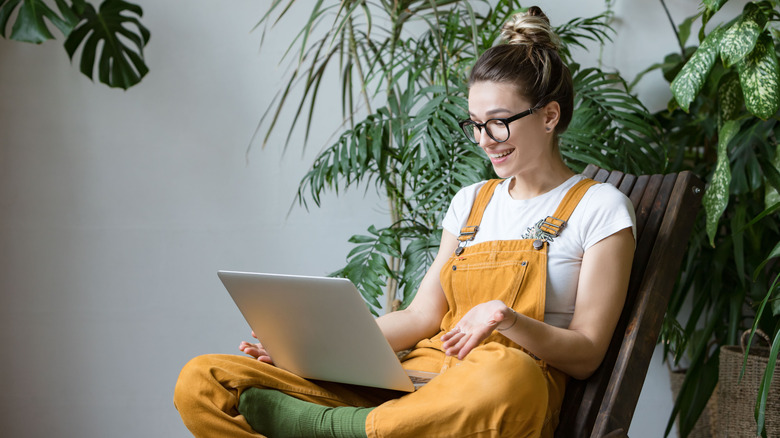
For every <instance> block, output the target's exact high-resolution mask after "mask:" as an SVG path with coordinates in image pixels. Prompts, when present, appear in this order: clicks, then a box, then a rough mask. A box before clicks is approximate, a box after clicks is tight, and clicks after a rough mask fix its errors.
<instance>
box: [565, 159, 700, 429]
mask: <svg viewBox="0 0 780 438" xmlns="http://www.w3.org/2000/svg"><path fill="white" fill-rule="evenodd" d="M583 173H584V174H585V175H586V176H588V177H590V178H593V179H594V180H596V181H599V182H607V183H610V184H613V185H614V186H616V187H617V188H618V189H620V191H621V192H623V193H625V194H626V195H627V196H628V197H629V198H630V199H631V202H632V203H633V204H634V208H635V209H636V220H637V230H636V232H637V233H636V234H637V247H636V252H635V254H634V265H633V268H632V270H631V280H630V282H629V287H628V296H627V299H626V304H625V307H624V308H623V313H622V315H621V317H620V321H619V322H618V326H617V328H616V329H615V334H614V335H613V337H612V342H611V343H610V346H609V350H608V351H607V354H606V356H605V358H604V362H602V364H601V366H600V367H599V368H598V370H596V372H595V373H594V374H593V375H592V376H591V377H590V378H588V379H587V380H573V379H572V380H570V382H569V385H568V386H567V388H566V396H565V398H564V401H563V406H562V408H561V415H560V424H559V425H558V429H557V431H556V433H555V436H556V437H557V438H564V437H565V438H572V437H574V438H580V437H610V438H612V437H627V436H628V435H627V434H628V427H629V425H630V424H631V419H632V417H633V415H634V409H635V407H636V403H637V400H638V399H639V393H640V392H641V390H642V385H643V383H644V380H645V376H646V374H647V368H648V366H649V364H650V358H651V356H652V355H653V350H654V349H655V345H656V341H657V339H658V334H659V332H660V329H661V323H662V321H663V317H664V313H665V312H666V307H667V305H668V303H669V296H670V294H671V292H672V289H673V287H674V283H675V280H676V279H677V274H678V272H679V270H680V263H681V262H682V259H683V255H684V253H685V249H686V247H687V245H688V239H689V236H690V232H691V228H692V226H693V222H694V220H695V218H696V215H697V213H698V211H699V207H700V205H701V199H702V196H703V193H704V184H703V183H702V181H701V180H699V179H698V178H697V177H696V176H695V175H693V174H692V173H691V172H687V171H686V172H680V173H674V174H668V175H641V176H635V175H628V174H623V173H621V172H616V171H613V172H609V171H606V170H604V169H600V168H598V167H596V166H593V165H589V166H588V167H587V168H586V169H585V171H584V172H583Z"/></svg>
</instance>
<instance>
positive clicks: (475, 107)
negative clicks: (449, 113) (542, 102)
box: [469, 82, 560, 178]
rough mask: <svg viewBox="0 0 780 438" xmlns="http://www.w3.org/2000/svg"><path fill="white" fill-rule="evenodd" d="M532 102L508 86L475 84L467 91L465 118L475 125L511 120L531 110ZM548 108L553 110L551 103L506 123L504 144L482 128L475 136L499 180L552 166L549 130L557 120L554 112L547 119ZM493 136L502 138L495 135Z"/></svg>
mask: <svg viewBox="0 0 780 438" xmlns="http://www.w3.org/2000/svg"><path fill="white" fill-rule="evenodd" d="M536 103H537V102H529V101H527V100H526V99H525V98H524V97H523V96H521V95H520V94H519V93H518V92H517V89H516V88H515V87H514V86H513V85H510V84H504V83H497V82H476V83H474V84H472V85H471V88H470V90H469V115H470V117H471V120H473V121H475V122H478V123H485V122H487V121H488V120H489V119H496V118H509V117H512V116H514V115H516V114H518V113H521V112H523V111H526V110H528V109H529V108H533V106H534V105H536ZM550 106H555V107H556V108H557V103H555V102H553V103H551V104H549V105H547V106H545V107H544V108H541V109H539V110H536V111H534V112H533V113H532V114H530V115H527V116H525V117H523V118H520V119H518V120H515V121H512V122H510V123H509V124H508V128H509V138H508V139H507V140H506V141H504V142H498V141H496V140H494V139H493V138H491V137H490V136H489V135H487V133H486V132H485V128H482V131H481V133H480V135H479V137H478V140H479V147H481V148H482V150H484V151H485V153H486V154H487V156H488V158H489V159H490V162H491V163H492V164H493V169H495V171H496V174H497V175H498V176H499V177H501V178H508V177H511V176H519V175H521V174H523V173H525V172H531V171H539V170H546V169H547V168H548V167H549V165H551V164H552V161H550V160H554V159H555V157H556V155H558V152H557V151H556V150H554V149H555V148H553V130H554V129H555V125H556V124H557V120H558V118H557V113H555V117H552V118H551V116H550V111H549V107H550ZM553 109H554V108H553ZM548 129H549V130H548ZM492 131H493V130H491V132H492ZM494 137H496V138H497V139H499V140H501V139H502V137H501V136H500V135H495V132H494ZM558 159H560V158H558Z"/></svg>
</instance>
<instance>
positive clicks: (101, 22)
mask: <svg viewBox="0 0 780 438" xmlns="http://www.w3.org/2000/svg"><path fill="white" fill-rule="evenodd" d="M123 13H124V14H123ZM136 15H137V16H138V17H140V16H141V15H143V11H142V10H141V7H140V6H137V5H134V4H131V3H127V2H124V1H122V0H105V1H104V2H103V3H102V4H101V5H100V9H99V10H97V11H96V10H95V8H94V7H93V6H92V5H91V4H86V5H85V8H84V12H83V15H82V17H83V21H82V22H81V23H80V25H79V26H78V27H76V28H75V29H74V30H73V32H71V34H70V36H68V39H67V40H66V41H65V50H66V51H67V52H68V56H70V58H71V60H72V59H73V56H74V54H75V53H76V50H77V49H78V47H79V46H81V45H82V43H83V48H82V51H81V63H80V68H81V72H82V73H84V74H85V75H86V76H87V77H89V78H90V79H92V77H93V72H94V70H95V61H96V60H97V61H98V66H97V67H98V78H99V80H100V82H102V83H104V84H106V85H108V86H110V87H117V88H122V89H125V90H126V89H128V88H130V87H132V86H133V85H135V84H137V83H138V82H140V81H141V79H142V78H143V77H144V76H145V75H146V73H148V72H149V69H148V68H147V67H146V63H145V62H144V58H143V48H144V46H146V43H148V42H149V30H147V29H146V28H145V27H144V26H143V25H142V24H141V22H140V21H139V20H138V18H136V17H135V16H136ZM132 27H135V28H136V30H137V32H133V31H132V30H131V29H130V28H132ZM101 41H102V42H103V45H102V47H101V49H100V58H99V60H98V59H97V56H98V43H99V42H101ZM128 43H129V44H128Z"/></svg>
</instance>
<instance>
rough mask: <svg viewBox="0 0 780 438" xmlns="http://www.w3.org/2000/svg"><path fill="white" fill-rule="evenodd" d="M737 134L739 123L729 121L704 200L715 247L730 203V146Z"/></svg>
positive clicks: (721, 134)
mask: <svg viewBox="0 0 780 438" xmlns="http://www.w3.org/2000/svg"><path fill="white" fill-rule="evenodd" d="M737 132H739V123H738V122H736V121H734V120H729V121H727V122H726V123H724V124H723V127H722V128H721V129H720V132H719V133H718V160H717V162H716V164H715V172H714V173H713V176H712V180H711V181H710V184H709V186H708V187H707V190H706V192H705V193H704V199H703V200H702V202H703V204H704V210H705V211H706V213H707V236H709V238H710V245H711V246H715V234H716V233H717V229H718V222H719V220H720V217H721V216H722V215H723V212H724V211H725V210H726V205H728V202H729V185H730V183H731V169H730V168H729V156H728V144H729V143H730V142H731V139H732V138H734V136H735V135H736V134H737Z"/></svg>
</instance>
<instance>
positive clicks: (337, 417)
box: [238, 388, 373, 438]
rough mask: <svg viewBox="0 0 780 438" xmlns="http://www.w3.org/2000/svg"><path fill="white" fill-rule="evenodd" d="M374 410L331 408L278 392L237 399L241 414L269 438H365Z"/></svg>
mask: <svg viewBox="0 0 780 438" xmlns="http://www.w3.org/2000/svg"><path fill="white" fill-rule="evenodd" d="M372 409H373V408H354V407H349V406H347V407H338V408H328V407H325V406H320V405H318V404H315V403H309V402H305V401H302V400H298V399H297V398H295V397H291V396H289V395H287V394H285V393H283V392H281V391H277V390H275V389H259V388H249V389H247V390H245V391H244V392H242V393H241V397H239V400H238V412H240V413H241V415H243V416H244V417H245V418H246V420H247V421H248V422H249V425H250V426H252V429H254V430H255V431H256V432H259V433H261V434H263V435H266V436H268V437H269V438H366V418H367V417H368V413H369V412H371V410H372Z"/></svg>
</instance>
